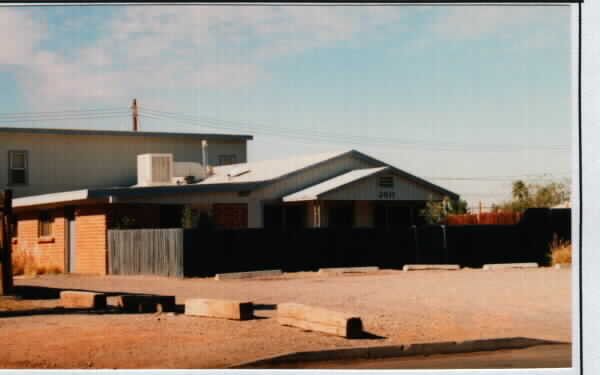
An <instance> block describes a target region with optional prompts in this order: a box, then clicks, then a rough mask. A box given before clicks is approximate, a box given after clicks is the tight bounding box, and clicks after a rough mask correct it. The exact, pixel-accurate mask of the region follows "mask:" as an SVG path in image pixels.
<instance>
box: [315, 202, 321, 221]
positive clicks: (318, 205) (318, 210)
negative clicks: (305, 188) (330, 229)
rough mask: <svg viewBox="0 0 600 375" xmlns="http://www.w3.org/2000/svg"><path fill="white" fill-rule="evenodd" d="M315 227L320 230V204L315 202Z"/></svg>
mask: <svg viewBox="0 0 600 375" xmlns="http://www.w3.org/2000/svg"><path fill="white" fill-rule="evenodd" d="M314 207H315V227H316V228H321V202H320V201H318V200H316V201H315V206H314Z"/></svg>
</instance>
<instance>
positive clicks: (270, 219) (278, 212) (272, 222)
mask: <svg viewBox="0 0 600 375" xmlns="http://www.w3.org/2000/svg"><path fill="white" fill-rule="evenodd" d="M263 226H264V227H265V228H276V229H281V228H283V210H282V207H281V206H280V205H265V206H264V207H263Z"/></svg>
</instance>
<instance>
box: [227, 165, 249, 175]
mask: <svg viewBox="0 0 600 375" xmlns="http://www.w3.org/2000/svg"><path fill="white" fill-rule="evenodd" d="M248 172H250V168H248V167H241V168H234V169H232V170H231V171H229V173H227V177H237V176H241V175H243V174H245V173H248Z"/></svg>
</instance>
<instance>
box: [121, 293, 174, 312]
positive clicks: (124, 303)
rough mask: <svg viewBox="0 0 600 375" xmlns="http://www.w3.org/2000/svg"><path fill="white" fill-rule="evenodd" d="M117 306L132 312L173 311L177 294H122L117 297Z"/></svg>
mask: <svg viewBox="0 0 600 375" xmlns="http://www.w3.org/2000/svg"><path fill="white" fill-rule="evenodd" d="M116 306H117V307H119V308H121V309H122V310H123V311H125V312H130V313H153V312H173V311H175V296H153V295H145V294H137V295H122V296H118V297H117V302H116Z"/></svg>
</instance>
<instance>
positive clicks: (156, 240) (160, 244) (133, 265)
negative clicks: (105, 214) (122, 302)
mask: <svg viewBox="0 0 600 375" xmlns="http://www.w3.org/2000/svg"><path fill="white" fill-rule="evenodd" d="M108 256H109V258H108V270H109V271H108V272H109V273H110V274H112V275H161V276H175V277H183V230H182V229H128V230H114V229H111V230H109V231H108Z"/></svg>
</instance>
